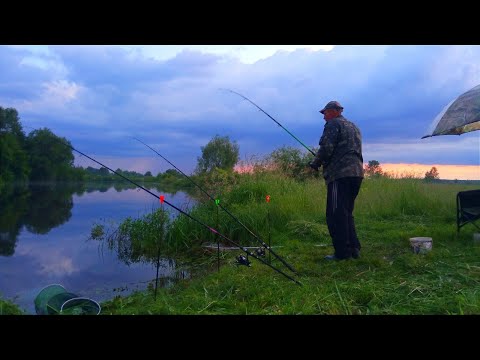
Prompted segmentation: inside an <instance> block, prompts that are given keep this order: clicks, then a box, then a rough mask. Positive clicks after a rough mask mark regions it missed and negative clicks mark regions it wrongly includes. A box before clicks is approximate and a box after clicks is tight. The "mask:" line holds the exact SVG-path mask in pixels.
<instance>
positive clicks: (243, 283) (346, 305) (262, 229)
mask: <svg viewBox="0 0 480 360" xmlns="http://www.w3.org/2000/svg"><path fill="white" fill-rule="evenodd" d="M474 188H478V186H475V185H462V184H432V183H426V182H423V181H421V180H416V179H386V178H379V179H365V180H364V183H363V184H362V188H361V191H360V194H359V196H358V199H357V202H356V209H355V213H354V215H355V221H356V225H357V232H358V236H359V238H360V241H361V243H362V254H361V258H360V259H357V260H347V261H341V262H328V261H326V260H324V259H323V257H324V256H325V255H327V254H331V253H332V252H333V248H332V246H331V239H330V237H329V235H328V229H327V227H326V220H325V203H326V186H325V184H324V183H323V181H322V180H319V179H312V180H307V181H305V182H297V181H294V180H292V179H290V178H287V177H284V176H281V175H274V174H261V173H260V174H253V175H244V176H242V177H240V179H237V183H236V184H235V185H234V186H232V187H231V190H230V191H229V192H228V193H226V194H217V195H216V196H215V198H220V199H221V203H222V204H223V206H224V207H226V208H227V209H228V210H229V211H230V212H231V213H232V214H234V215H235V216H236V217H238V218H239V219H240V220H241V222H242V223H244V224H245V225H247V227H248V228H250V229H251V230H253V231H254V232H255V233H256V234H258V236H260V237H261V239H262V240H264V241H265V242H266V241H267V239H268V236H269V231H268V228H269V226H268V225H270V229H271V230H270V235H271V241H272V245H273V246H278V248H276V249H275V250H276V252H277V253H278V254H279V255H280V256H281V257H282V258H283V259H285V260H286V261H287V262H288V263H289V264H290V265H292V266H293V267H294V268H295V269H296V270H297V272H298V276H295V275H293V276H294V277H295V278H296V279H297V280H298V281H300V282H301V283H302V285H301V286H299V285H297V284H295V283H294V282H292V281H290V280H289V279H287V278H286V277H284V276H283V275H281V274H279V273H277V272H276V271H274V270H273V269H272V268H270V267H268V266H266V265H264V264H262V263H261V262H259V261H258V260H255V259H251V260H252V266H251V267H246V266H238V265H235V257H236V256H238V255H239V254H244V253H243V252H242V251H241V250H238V251H231V252H222V261H221V268H220V271H219V272H217V271H216V256H217V255H216V253H215V252H214V253H210V254H208V253H205V252H204V251H202V250H201V245H202V244H204V243H206V242H214V241H215V236H214V234H213V233H211V232H210V231H208V230H207V229H205V228H203V227H202V226H200V225H199V224H197V223H195V222H194V221H192V220H190V219H188V218H187V217H185V216H183V215H182V216H180V217H179V218H178V220H177V221H175V222H174V223H173V224H172V225H171V227H170V231H169V235H168V238H167V239H166V240H165V241H166V243H168V246H169V248H170V249H174V251H175V252H176V253H177V254H182V255H183V256H184V255H185V254H189V256H192V257H195V258H196V260H197V262H201V263H203V268H208V267H209V266H210V268H211V270H210V271H207V272H204V273H203V275H201V276H195V277H193V278H192V279H187V280H181V281H180V282H178V283H177V284H176V285H174V286H172V287H169V288H163V289H158V293H157V298H156V300H154V296H153V289H152V288H150V290H149V291H146V292H141V293H136V294H133V295H132V296H129V297H117V298H115V299H113V300H112V301H109V302H106V303H104V304H102V307H103V308H102V313H103V314H205V315H206V314H348V315H353V314H480V290H479V289H480V286H479V281H480V246H479V245H476V244H475V243H474V242H473V239H472V238H473V233H474V232H478V230H476V228H475V227H473V226H472V225H467V226H465V227H464V228H462V229H461V231H460V234H459V236H458V238H456V222H455V213H456V203H455V199H456V193H457V192H458V191H462V190H469V189H474ZM266 195H270V197H271V201H270V203H267V202H266V201H265V196H266ZM191 214H192V216H194V217H196V218H198V219H200V220H201V221H204V222H205V223H207V224H208V225H210V226H212V227H214V228H217V229H218V230H219V231H220V232H221V233H223V234H224V235H226V236H228V237H229V238H231V239H232V240H234V241H236V242H238V243H241V244H242V245H244V246H256V245H259V243H258V242H257V241H255V239H253V238H252V237H251V236H249V234H248V233H247V231H246V230H245V229H243V227H241V226H240V225H239V224H238V223H236V222H235V221H234V220H233V219H231V218H230V217H229V216H228V215H227V214H226V213H225V212H223V211H219V214H218V220H217V211H216V206H215V203H214V202H213V201H208V202H207V201H206V200H205V204H204V205H200V206H198V207H197V208H195V209H194V210H193V211H192V212H191ZM268 218H270V221H268ZM217 223H218V227H217ZM415 236H429V237H432V238H433V249H432V251H431V252H429V253H428V254H426V255H418V254H414V253H413V252H412V250H411V249H410V243H409V238H410V237H415ZM226 245H227V244H226ZM272 265H273V266H275V267H277V268H278V269H281V270H282V271H284V272H285V273H287V274H289V275H292V273H291V272H289V270H288V269H286V268H285V267H284V266H283V265H282V264H281V263H280V262H279V261H278V260H276V259H274V257H272Z"/></svg>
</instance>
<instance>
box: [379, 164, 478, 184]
mask: <svg viewBox="0 0 480 360" xmlns="http://www.w3.org/2000/svg"><path fill="white" fill-rule="evenodd" d="M380 167H381V168H382V170H383V171H385V172H388V173H393V174H397V175H398V177H402V175H403V174H415V175H417V176H418V177H421V178H424V177H425V173H426V172H427V171H429V170H430V169H431V168H432V167H436V168H437V171H438V174H439V177H440V179H445V180H455V179H457V180H480V165H438V164H406V163H399V164H380Z"/></svg>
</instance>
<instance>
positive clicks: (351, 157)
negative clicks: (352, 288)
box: [309, 101, 364, 260]
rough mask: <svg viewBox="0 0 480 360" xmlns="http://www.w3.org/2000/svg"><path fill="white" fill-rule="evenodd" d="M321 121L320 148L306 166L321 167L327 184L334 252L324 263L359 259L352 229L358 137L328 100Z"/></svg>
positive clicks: (359, 176) (359, 171)
mask: <svg viewBox="0 0 480 360" xmlns="http://www.w3.org/2000/svg"><path fill="white" fill-rule="evenodd" d="M320 112H321V113H322V114H323V118H324V119H325V126H324V129H323V134H322V136H321V138H320V141H319V145H320V148H319V150H318V152H317V154H316V156H315V159H314V160H313V161H311V162H310V163H309V165H310V167H311V168H313V169H315V170H318V168H319V167H320V166H323V177H324V179H325V183H326V184H327V206H326V217H327V225H328V231H329V233H330V236H331V237H332V242H333V247H334V248H335V253H334V254H333V255H327V256H326V257H325V259H327V260H345V259H350V258H351V257H353V258H355V259H357V258H358V257H359V256H360V248H361V245H360V241H359V240H358V237H357V232H356V230H355V222H354V218H353V208H354V204H355V199H356V197H357V195H358V192H359V191H360V186H361V184H362V180H363V177H364V171H363V156H362V136H361V133H360V130H359V129H358V127H357V126H356V125H355V124H354V123H352V122H351V121H349V120H347V119H346V118H345V117H343V116H342V112H343V107H342V106H341V105H340V103H339V102H338V101H330V102H329V103H328V104H327V105H325V107H324V108H323V109H322V110H320Z"/></svg>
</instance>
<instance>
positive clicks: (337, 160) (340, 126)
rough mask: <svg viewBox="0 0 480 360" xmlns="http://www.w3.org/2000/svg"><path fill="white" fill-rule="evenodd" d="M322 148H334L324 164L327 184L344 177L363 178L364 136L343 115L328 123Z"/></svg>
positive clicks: (323, 136)
mask: <svg viewBox="0 0 480 360" xmlns="http://www.w3.org/2000/svg"><path fill="white" fill-rule="evenodd" d="M319 144H320V147H322V146H323V147H329V146H334V150H333V152H332V153H331V156H330V158H329V159H328V160H326V161H325V163H324V164H323V177H324V178H325V181H326V183H327V184H328V183H329V182H331V181H333V180H336V179H339V178H343V177H352V176H353V177H362V178H363V176H364V171H363V157H362V135H361V133H360V130H359V129H358V127H357V126H356V125H355V124H354V123H352V122H351V121H349V120H348V119H346V118H345V117H343V116H342V115H340V116H338V117H336V118H334V119H331V120H329V121H327V122H326V124H325V129H324V133H323V135H322V138H321V139H320V143H319Z"/></svg>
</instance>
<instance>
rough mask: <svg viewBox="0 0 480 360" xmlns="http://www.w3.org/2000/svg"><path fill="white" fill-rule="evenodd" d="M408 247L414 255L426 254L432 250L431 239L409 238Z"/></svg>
mask: <svg viewBox="0 0 480 360" xmlns="http://www.w3.org/2000/svg"><path fill="white" fill-rule="evenodd" d="M410 247H411V248H412V251H413V252H414V253H415V254H426V253H428V252H429V251H431V250H432V238H431V237H413V238H410Z"/></svg>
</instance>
